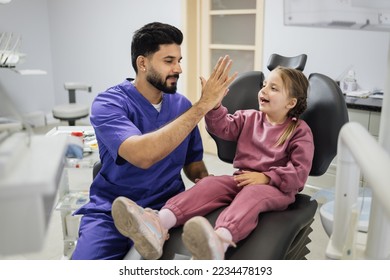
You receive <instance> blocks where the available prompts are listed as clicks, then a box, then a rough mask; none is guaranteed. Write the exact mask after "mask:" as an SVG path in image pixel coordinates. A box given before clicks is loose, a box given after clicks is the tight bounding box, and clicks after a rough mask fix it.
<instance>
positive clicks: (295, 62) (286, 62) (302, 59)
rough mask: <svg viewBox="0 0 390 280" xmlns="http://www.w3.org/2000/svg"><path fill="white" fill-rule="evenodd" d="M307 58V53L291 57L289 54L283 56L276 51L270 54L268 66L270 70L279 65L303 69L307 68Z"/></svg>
mask: <svg viewBox="0 0 390 280" xmlns="http://www.w3.org/2000/svg"><path fill="white" fill-rule="evenodd" d="M306 60H307V55H306V54H300V55H297V56H291V57H289V56H283V55H280V54H276V53H274V54H272V55H271V56H270V58H269V60H268V64H267V68H268V70H270V71H272V70H273V69H275V68H276V67H277V66H279V65H280V66H284V67H289V68H295V69H298V70H301V71H303V69H305V65H306Z"/></svg>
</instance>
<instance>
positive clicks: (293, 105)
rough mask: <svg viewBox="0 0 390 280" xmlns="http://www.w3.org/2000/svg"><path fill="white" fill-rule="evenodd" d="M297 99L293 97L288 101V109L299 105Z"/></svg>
mask: <svg viewBox="0 0 390 280" xmlns="http://www.w3.org/2000/svg"><path fill="white" fill-rule="evenodd" d="M297 102H298V101H297V99H296V98H291V99H290V101H289V102H288V104H287V108H288V109H292V108H294V107H295V105H297Z"/></svg>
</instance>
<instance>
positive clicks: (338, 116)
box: [93, 55, 348, 260]
mask: <svg viewBox="0 0 390 280" xmlns="http://www.w3.org/2000/svg"><path fill="white" fill-rule="evenodd" d="M284 58H285V61H283V60H280V56H274V57H273V58H272V56H271V58H270V60H269V64H268V65H269V67H268V68H269V69H270V70H272V69H273V67H276V66H278V65H283V66H284V65H286V66H289V67H291V64H287V63H289V58H288V57H284ZM273 59H278V63H274V62H273V61H274V60H273ZM298 61H300V62H299V63H297V64H295V66H296V67H300V69H303V68H304V64H305V63H306V55H302V56H300V59H298ZM303 61H304V63H303ZM302 63H303V64H302ZM302 65H303V67H302ZM263 80H264V74H263V73H262V72H261V71H250V72H246V73H242V74H241V75H239V76H238V77H237V78H236V80H235V81H234V82H233V83H232V84H231V86H230V89H229V94H228V95H227V96H226V97H225V98H224V99H223V101H222V104H223V105H224V106H225V107H227V109H228V111H229V113H234V112H235V111H236V110H239V109H256V110H258V101H257V94H258V92H259V90H260V87H261V85H262V84H263ZM309 85H310V87H309V92H308V100H307V102H308V106H307V110H306V111H305V112H304V114H302V115H301V118H302V119H303V120H305V121H306V122H307V123H308V125H309V126H310V128H311V130H312V133H313V138H314V147H315V151H314V158H313V163H312V168H311V171H310V176H321V175H323V174H324V173H325V172H326V171H327V169H328V167H329V165H330V163H331V162H332V160H333V159H334V157H335V156H336V153H337V140H338V134H339V131H340V129H341V127H342V126H343V125H344V124H345V123H346V122H348V113H347V106H346V103H345V100H344V97H343V94H342V92H341V89H340V88H339V87H338V86H337V84H336V82H335V81H333V80H332V79H331V78H329V77H327V76H325V75H323V74H318V73H313V74H311V75H310V76H309ZM210 135H211V137H212V138H213V139H214V140H215V142H216V145H217V155H218V157H219V158H220V159H221V160H222V161H224V162H227V163H232V162H233V159H234V155H235V150H236V143H235V142H231V141H225V140H222V139H219V138H218V137H216V136H214V135H212V134H210ZM100 167H101V164H100V163H97V164H96V165H95V168H94V171H93V172H94V174H97V172H98V170H99V169H100ZM317 208H318V203H317V202H316V201H315V200H313V199H311V197H310V196H309V195H306V194H303V193H299V194H297V195H296V201H295V202H294V203H292V204H291V205H290V206H289V207H288V209H286V210H284V211H270V212H265V213H261V214H260V215H259V220H258V225H257V227H256V229H255V230H254V231H253V232H252V233H251V234H250V235H249V236H248V237H247V238H246V239H244V240H241V241H240V242H238V244H237V248H229V249H228V250H227V252H226V255H225V258H226V259H228V260H229V259H230V260H235V259H242V260H290V259H291V260H293V259H295V260H305V259H306V255H307V254H308V253H310V250H309V249H308V246H307V245H308V244H309V243H310V242H311V240H310V238H309V234H310V233H311V232H312V231H313V229H312V228H311V224H312V222H313V221H314V215H315V213H316V211H317ZM223 209H224V207H222V208H220V209H217V210H215V211H214V212H212V213H210V214H208V215H207V216H206V218H207V219H208V220H209V221H210V223H211V224H212V225H214V224H215V221H216V219H217V217H218V215H219V214H220V213H221V212H222V210H223ZM182 230H183V228H182V227H181V226H180V227H177V228H173V229H171V230H170V232H169V234H170V238H169V240H168V241H166V243H165V244H164V252H163V255H162V257H161V259H164V260H171V259H190V258H191V255H190V252H189V251H188V250H187V249H186V248H185V246H184V244H183V243H182V239H181V235H182ZM124 259H133V260H134V259H142V257H141V256H140V255H139V254H138V252H137V251H136V250H135V248H134V247H133V248H132V249H130V251H129V252H128V254H127V255H126V256H125V258H124Z"/></svg>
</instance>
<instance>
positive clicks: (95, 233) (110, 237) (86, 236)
mask: <svg viewBox="0 0 390 280" xmlns="http://www.w3.org/2000/svg"><path fill="white" fill-rule="evenodd" d="M79 233H80V236H79V239H78V241H77V245H76V248H75V251H74V253H73V255H72V260H103V259H104V260H122V259H123V258H124V257H125V255H126V254H127V252H128V251H129V250H130V248H131V247H132V246H133V242H132V241H131V240H130V239H129V238H127V237H125V236H123V235H122V234H121V233H120V232H119V231H118V230H117V229H116V227H115V225H114V221H113V219H112V217H111V215H109V214H104V213H94V214H85V215H84V216H83V217H82V218H81V223H80V229H79Z"/></svg>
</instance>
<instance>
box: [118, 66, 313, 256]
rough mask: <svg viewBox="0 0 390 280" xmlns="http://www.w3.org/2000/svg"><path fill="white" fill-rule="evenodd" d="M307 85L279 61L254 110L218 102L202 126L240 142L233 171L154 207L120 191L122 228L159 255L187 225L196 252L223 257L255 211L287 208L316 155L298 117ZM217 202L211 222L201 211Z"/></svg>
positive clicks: (252, 223) (249, 226)
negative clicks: (146, 206)
mask: <svg viewBox="0 0 390 280" xmlns="http://www.w3.org/2000/svg"><path fill="white" fill-rule="evenodd" d="M308 85H309V83H308V80H307V78H306V76H305V75H304V74H303V73H302V72H301V71H299V70H295V69H291V68H285V67H278V68H276V69H274V70H273V71H272V72H271V73H270V74H269V76H268V79H267V80H266V81H264V84H263V87H262V89H261V90H260V91H259V94H258V101H259V111H257V110H240V111H237V112H235V114H228V111H227V109H226V108H225V107H224V106H223V105H221V104H219V105H218V106H216V108H214V110H212V111H210V112H209V113H208V114H207V115H206V116H205V120H206V125H207V129H208V131H209V132H210V133H212V134H215V135H217V136H218V137H220V138H222V139H225V140H229V141H237V151H236V155H235V158H234V162H233V166H234V167H235V168H237V171H236V172H235V173H234V174H233V175H223V176H208V177H205V178H203V179H201V180H199V181H198V182H197V183H196V184H195V185H194V186H193V187H192V188H190V189H188V190H186V191H184V192H182V193H180V194H178V195H176V196H174V197H172V198H171V199H170V200H168V201H167V203H166V204H165V206H164V207H163V208H162V209H161V210H160V211H159V212H157V211H154V210H151V209H143V208H142V207H140V206H138V205H137V204H136V203H134V202H133V201H131V200H129V199H127V198H125V197H118V198H117V199H116V200H115V201H114V203H113V205H112V216H113V218H114V222H115V226H116V227H117V229H118V230H119V232H120V233H122V234H123V235H125V236H127V237H129V238H130V239H132V240H133V242H134V246H135V248H136V249H137V251H138V252H139V253H140V255H141V256H143V257H144V258H145V259H158V258H160V257H161V255H162V248H163V245H164V242H165V240H167V239H168V236H169V235H168V230H169V229H171V228H172V227H175V226H179V225H183V224H184V228H183V236H182V238H183V242H184V245H185V246H186V247H187V249H188V250H189V251H190V252H191V253H192V256H193V259H224V255H225V252H226V250H227V248H228V247H229V246H235V243H237V242H238V241H240V240H242V239H244V238H246V237H247V236H248V235H249V234H250V233H251V232H252V231H253V230H254V229H255V227H256V225H257V222H258V216H259V214H260V213H262V212H266V211H281V210H284V209H286V208H287V207H288V205H290V204H291V203H293V202H294V201H295V195H296V194H297V193H298V192H300V191H302V189H303V187H304V184H305V182H306V180H307V177H308V176H309V172H310V169H311V164H312V159H313V154H314V145H313V136H312V133H311V130H310V128H309V126H308V125H307V124H306V123H305V122H304V121H303V120H300V119H299V116H300V115H301V114H302V113H303V112H304V111H305V109H306V106H307V103H306V99H307V90H308ZM202 86H203V83H202ZM236 94H239V93H236ZM222 206H227V207H226V208H225V209H224V210H223V211H222V212H221V214H220V215H219V217H218V218H217V221H216V223H215V226H214V228H213V227H212V226H211V225H210V223H209V222H208V221H207V219H205V218H204V217H203V216H204V215H206V214H208V213H210V212H212V211H213V210H216V209H218V208H220V207H222Z"/></svg>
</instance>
